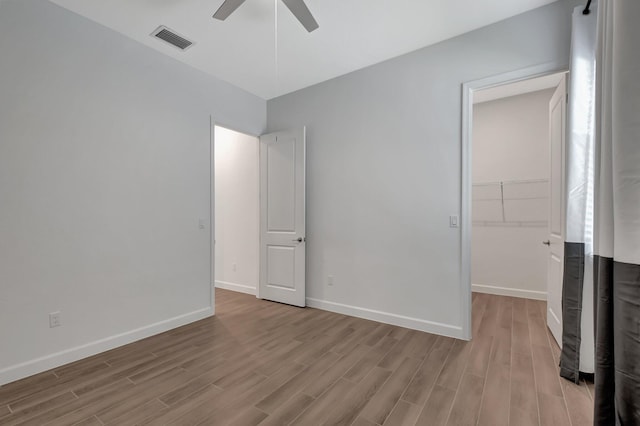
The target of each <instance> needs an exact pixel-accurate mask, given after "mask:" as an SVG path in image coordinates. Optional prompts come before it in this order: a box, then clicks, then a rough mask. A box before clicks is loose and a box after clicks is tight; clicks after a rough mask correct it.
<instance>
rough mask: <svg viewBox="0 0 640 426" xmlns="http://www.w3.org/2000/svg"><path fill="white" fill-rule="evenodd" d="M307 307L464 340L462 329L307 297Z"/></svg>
mask: <svg viewBox="0 0 640 426" xmlns="http://www.w3.org/2000/svg"><path fill="white" fill-rule="evenodd" d="M307 306H309V307H311V308H317V309H322V310H324V311H330V312H336V313H339V314H343V315H349V316H352V317H357V318H364V319H368V320H372V321H378V322H382V323H385V324H391V325H397V326H399V327H405V328H411V329H413V330H419V331H424V332H427V333H433V334H439V335H442V336H447V337H454V338H456V339H464V336H463V333H462V327H459V326H454V325H449V324H442V323H439V322H433V321H427V320H423V319H418V318H411V317H406V316H403V315H397V314H392V313H389V312H382V311H376V310H373V309H367V308H360V307H358V306H351V305H344V304H342V303H335V302H328V301H326V300H320V299H314V298H311V297H307Z"/></svg>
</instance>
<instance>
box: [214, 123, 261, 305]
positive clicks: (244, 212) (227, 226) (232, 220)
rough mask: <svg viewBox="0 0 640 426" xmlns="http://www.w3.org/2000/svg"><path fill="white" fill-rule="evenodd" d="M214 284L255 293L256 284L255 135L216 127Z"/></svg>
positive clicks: (256, 164)
mask: <svg viewBox="0 0 640 426" xmlns="http://www.w3.org/2000/svg"><path fill="white" fill-rule="evenodd" d="M214 141H215V142H214V143H215V186H216V188H215V197H216V199H215V235H216V237H215V238H216V248H215V283H216V287H219V288H225V289H227V290H233V291H240V292H243V293H249V294H255V293H256V288H257V287H258V265H259V258H258V243H259V239H260V238H259V237H260V236H259V216H258V215H259V209H260V198H259V188H258V138H257V137H255V136H250V135H246V134H243V133H239V132H235V131H233V130H229V129H225V128H223V127H218V126H216V128H215V135H214Z"/></svg>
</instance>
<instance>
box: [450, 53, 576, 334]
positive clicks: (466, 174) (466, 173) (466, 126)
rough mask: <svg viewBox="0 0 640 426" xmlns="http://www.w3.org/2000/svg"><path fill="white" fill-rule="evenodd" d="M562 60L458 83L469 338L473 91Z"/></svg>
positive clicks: (559, 67) (551, 68) (465, 330)
mask: <svg viewBox="0 0 640 426" xmlns="http://www.w3.org/2000/svg"><path fill="white" fill-rule="evenodd" d="M567 70H568V66H567V64H564V63H562V64H561V63H558V62H549V63H546V64H541V65H535V66H532V67H529V68H524V69H521V70H517V71H511V72H507V73H504V74H499V75H494V76H490V77H486V78H483V79H480V80H474V81H469V82H466V83H463V84H462V147H461V166H462V173H461V191H460V248H461V253H460V287H461V292H462V297H461V298H460V305H461V308H460V309H461V311H462V336H463V338H464V339H466V340H470V339H471V337H472V336H471V329H472V328H471V226H472V223H471V185H472V182H471V179H472V177H471V176H472V174H471V160H472V152H471V139H472V134H471V133H472V131H473V92H474V91H476V90H479V89H486V88H489V87H494V86H499V85H501V84H506V83H513V82H516V81H521V80H526V79H530V78H535V77H542V76H545V75H549V74H554V73H559V72H567Z"/></svg>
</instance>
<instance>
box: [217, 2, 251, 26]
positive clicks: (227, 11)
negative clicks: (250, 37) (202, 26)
mask: <svg viewBox="0 0 640 426" xmlns="http://www.w3.org/2000/svg"><path fill="white" fill-rule="evenodd" d="M244 2H245V0H224V3H222V5H221V6H220V7H219V8H218V10H216V13H214V14H213V17H214V18H216V19H219V20H221V21H224V20H225V19H227V18H228V17H229V15H231V14H232V13H233V12H234V11H235V10H236V9H237V8H239V7H240V5H241V4H242V3H244Z"/></svg>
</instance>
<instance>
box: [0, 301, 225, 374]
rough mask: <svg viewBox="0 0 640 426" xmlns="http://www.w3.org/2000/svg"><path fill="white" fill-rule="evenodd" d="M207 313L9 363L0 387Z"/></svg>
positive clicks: (170, 328) (170, 320) (198, 318)
mask: <svg viewBox="0 0 640 426" xmlns="http://www.w3.org/2000/svg"><path fill="white" fill-rule="evenodd" d="M211 315H213V309H212V308H211V307H207V308H204V309H200V310H197V311H193V312H190V313H188V314H184V315H180V316H177V317H174V318H170V319H167V320H164V321H160V322H157V323H155V324H151V325H147V326H144V327H140V328H137V329H135V330H131V331H127V332H125V333H121V334H117V335H115V336H110V337H106V338H104V339H100V340H96V341H94V342H90V343H87V344H85V345H81V346H76V347H75V348H70V349H67V350H64V351H61V352H57V353H53V354H51V355H46V356H43V357H41V358H37V359H33V360H30V361H26V362H23V363H21V364H17V365H12V366H10V367H7V368H4V369H2V370H0V386H1V385H4V384H6V383H10V382H13V381H16V380H19V379H23V378H25V377H29V376H32V375H34V374H37V373H42V372H43V371H47V370H50V369H52V368H56V367H60V366H61V365H65V364H69V363H70V362H74V361H78V360H80V359H83V358H87V357H90V356H92V355H96V354H99V353H102V352H106V351H108V350H111V349H114V348H117V347H119V346H124V345H126V344H129V343H132V342H135V341H137V340H141V339H144V338H147V337H149V336H153V335H155V334H159V333H164V332H165V331H168V330H172V329H174V328H177V327H180V326H183V325H186V324H189V323H192V322H195V321H198V320H201V319H203V318H207V317H210V316H211Z"/></svg>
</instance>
